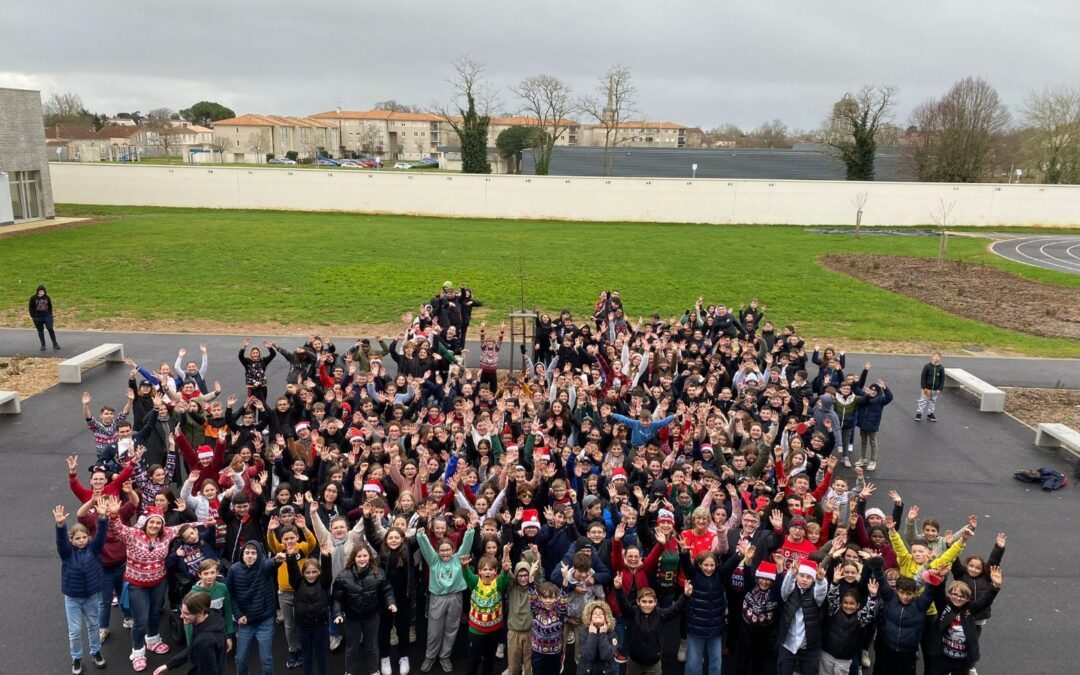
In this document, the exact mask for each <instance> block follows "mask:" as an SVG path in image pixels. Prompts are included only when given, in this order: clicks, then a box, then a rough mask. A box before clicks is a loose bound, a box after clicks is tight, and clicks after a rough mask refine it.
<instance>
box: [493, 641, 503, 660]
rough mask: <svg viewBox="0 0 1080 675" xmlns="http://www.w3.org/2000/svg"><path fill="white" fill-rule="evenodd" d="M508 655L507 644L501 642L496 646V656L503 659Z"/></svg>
mask: <svg viewBox="0 0 1080 675" xmlns="http://www.w3.org/2000/svg"><path fill="white" fill-rule="evenodd" d="M505 657H506V645H504V644H503V643H501V642H500V643H499V646H498V647H496V648H495V658H497V659H501V658H505Z"/></svg>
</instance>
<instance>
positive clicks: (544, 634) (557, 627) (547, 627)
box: [529, 584, 570, 654]
mask: <svg viewBox="0 0 1080 675" xmlns="http://www.w3.org/2000/svg"><path fill="white" fill-rule="evenodd" d="M569 601H570V598H569V597H568V596H567V595H566V589H565V588H561V589H559V599H558V601H557V602H556V603H555V605H554V606H553V607H552V608H551V609H546V608H545V607H544V603H542V602H541V601H540V596H539V594H537V592H536V584H529V608H530V609H532V613H533V620H532V635H531V637H530V642H531V644H532V650H533V652H535V653H537V654H562V651H563V625H564V624H565V623H566V610H567V607H569Z"/></svg>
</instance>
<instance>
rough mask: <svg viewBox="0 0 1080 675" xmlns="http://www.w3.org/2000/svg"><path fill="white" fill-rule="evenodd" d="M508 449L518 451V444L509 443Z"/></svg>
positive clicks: (508, 450)
mask: <svg viewBox="0 0 1080 675" xmlns="http://www.w3.org/2000/svg"><path fill="white" fill-rule="evenodd" d="M506 451H507V452H517V451H518V446H516V445H508V446H506Z"/></svg>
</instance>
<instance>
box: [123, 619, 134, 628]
mask: <svg viewBox="0 0 1080 675" xmlns="http://www.w3.org/2000/svg"><path fill="white" fill-rule="evenodd" d="M134 625H135V619H133V618H131V617H130V616H125V617H124V628H127V629H128V630H131V627H132V626H134Z"/></svg>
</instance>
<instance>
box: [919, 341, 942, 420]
mask: <svg viewBox="0 0 1080 675" xmlns="http://www.w3.org/2000/svg"><path fill="white" fill-rule="evenodd" d="M919 386H920V387H921V388H922V392H921V393H920V394H919V403H918V406H917V407H916V408H915V421H916V422H921V421H922V416H923V412H925V413H926V419H928V420H930V421H931V422H937V416H935V415H934V408H935V407H936V406H937V398H938V394H940V393H941V390H942V389H943V388H944V387H945V366H943V365H941V354H939V353H937V352H934V353H933V354H932V355H931V356H930V363H928V364H926V365H925V366H923V369H922V375H921V376H920V377H919Z"/></svg>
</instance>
